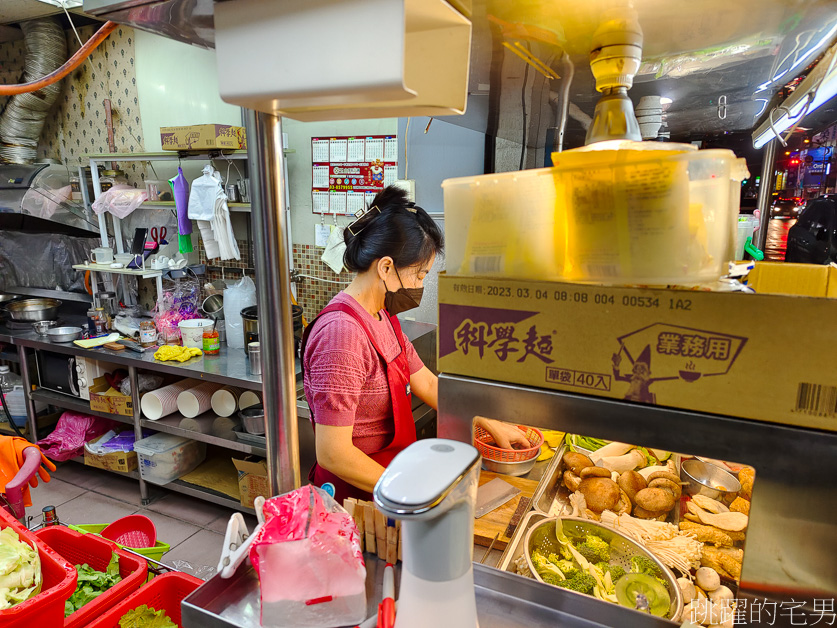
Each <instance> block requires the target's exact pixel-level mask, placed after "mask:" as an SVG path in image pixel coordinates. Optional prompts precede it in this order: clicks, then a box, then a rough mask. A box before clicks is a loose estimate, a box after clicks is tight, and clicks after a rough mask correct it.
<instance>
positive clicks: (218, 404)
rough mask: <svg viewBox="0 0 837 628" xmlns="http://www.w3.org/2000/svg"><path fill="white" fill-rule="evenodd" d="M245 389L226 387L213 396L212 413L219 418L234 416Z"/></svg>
mask: <svg viewBox="0 0 837 628" xmlns="http://www.w3.org/2000/svg"><path fill="white" fill-rule="evenodd" d="M243 392H244V389H243V388H237V387H235V386H224V387H223V388H220V389H218V390H216V391H215V392H214V393H213V395H212V411H213V412H214V413H215V414H217V415H218V416H232V415H233V414H235V413H236V411H237V410H238V402H239V399H240V398H241V395H242V393H243Z"/></svg>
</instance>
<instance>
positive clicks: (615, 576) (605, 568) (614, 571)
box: [596, 562, 625, 584]
mask: <svg viewBox="0 0 837 628" xmlns="http://www.w3.org/2000/svg"><path fill="white" fill-rule="evenodd" d="M596 567H598V568H599V569H601V570H602V573H603V574H606V573H610V579H611V580H612V581H613V583H614V584H616V582H618V580H619V578H621V577H622V576H624V575H625V570H624V569H622V567H620V566H619V565H609V564H607V563H605V562H601V563H596Z"/></svg>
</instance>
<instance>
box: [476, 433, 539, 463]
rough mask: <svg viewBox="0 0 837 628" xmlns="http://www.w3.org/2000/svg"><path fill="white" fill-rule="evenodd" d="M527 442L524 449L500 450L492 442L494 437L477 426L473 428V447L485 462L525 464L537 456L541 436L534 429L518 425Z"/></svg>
mask: <svg viewBox="0 0 837 628" xmlns="http://www.w3.org/2000/svg"><path fill="white" fill-rule="evenodd" d="M517 427H519V428H520V429H521V430H522V431H523V432H524V433H525V434H526V438H527V439H528V440H529V445H530V446H529V447H527V448H525V449H500V448H499V447H497V445H496V443H495V442H494V437H493V436H492V435H491V434H489V433H488V432H487V431H485V430H484V429H483V428H481V427H480V426H478V425H475V426H474V447H476V448H477V449H478V450H479V452H480V453H481V454H482V457H483V458H485V459H486V460H494V461H495V462H525V461H526V460H531V459H532V458H534V457H535V456H537V455H538V452H539V451H540V450H541V445H543V434H541V431H540V430H539V429H538V428H536V427H528V426H526V425H518V426H517Z"/></svg>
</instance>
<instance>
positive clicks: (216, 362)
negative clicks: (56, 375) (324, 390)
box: [0, 327, 299, 390]
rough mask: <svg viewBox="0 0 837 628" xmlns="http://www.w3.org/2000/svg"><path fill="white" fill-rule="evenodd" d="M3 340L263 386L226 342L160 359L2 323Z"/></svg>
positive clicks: (241, 355)
mask: <svg viewBox="0 0 837 628" xmlns="http://www.w3.org/2000/svg"><path fill="white" fill-rule="evenodd" d="M0 342H9V343H11V344H13V345H16V346H18V347H26V348H29V349H41V350H45V351H52V352H55V353H64V354H67V355H77V356H83V357H85V358H89V359H91V360H102V361H103V362H111V363H113V364H119V365H120V366H125V367H128V366H134V367H136V368H139V369H146V370H152V371H155V372H157V373H168V374H171V375H180V376H182V377H192V378H194V379H202V380H206V381H210V382H218V383H219V384H230V385H235V386H240V387H242V388H249V389H252V390H260V389H261V387H262V376H261V375H251V374H250V373H249V369H248V358H247V354H246V353H245V352H244V350H243V349H229V348H228V347H227V346H226V345H222V347H221V353H219V354H218V355H203V356H200V357H196V358H192V359H191V360H188V361H187V362H158V361H157V360H155V359H154V354H153V353H152V352H150V351H146V352H145V353H135V352H134V351H131V350H130V349H125V350H124V351H111V350H110V349H104V348H101V347H100V348H97V349H83V348H82V347H79V346H77V345H75V344H73V343H72V342H63V343H58V342H50V340H49V339H48V338H45V337H43V336H39V335H38V334H36V333H35V332H34V331H21V330H9V329H6V328H4V327H0ZM297 373H299V361H297Z"/></svg>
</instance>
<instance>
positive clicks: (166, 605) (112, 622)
mask: <svg viewBox="0 0 837 628" xmlns="http://www.w3.org/2000/svg"><path fill="white" fill-rule="evenodd" d="M202 584H203V580H200V579H199V578H195V577H194V576H190V575H188V574H185V573H180V572H178V571H173V572H171V573H165V574H163V575H162V576H157V577H156V578H154V579H153V580H151V582H149V583H148V584H146V585H145V586H144V587H142V588H141V589H140V590H139V591H135V592H134V593H132V594H131V595H130V597H128V598H126V599H125V600H123V601H122V602H120V603H119V604H118V605H116V606H114V607H113V608H111V609H110V610H109V611H107V612H106V613H105V614H104V615H102V616H101V617H100V618H99V619H97V620H94V621H92V622H90V623H89V624H87V628H119V620H120V619H122V617H123V616H124V615H125V613H127V612H128V611H130V610H133V609H135V608H138V607H140V606H142V605H143V604H146V605H148V606H149V607H151V608H153V609H154V610H155V611H165V612H166V615H168V616H169V618H170V619H171V620H172V621H173V622H174V623H176V624H177V625H178V626H180V627H181V628H182V627H183V624H181V623H180V603H181V602H182V601H183V599H184V598H185V597H186V596H188V595H189V594H190V593H191V592H192V591H194V590H195V589H197V588H198V587H199V586H201V585H202ZM4 628H5V627H4Z"/></svg>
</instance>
